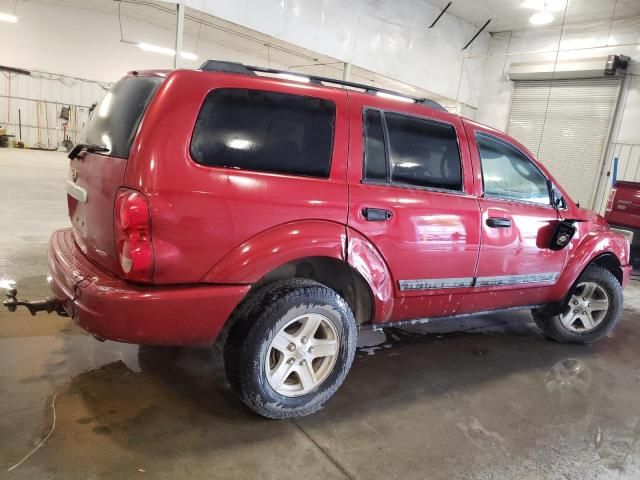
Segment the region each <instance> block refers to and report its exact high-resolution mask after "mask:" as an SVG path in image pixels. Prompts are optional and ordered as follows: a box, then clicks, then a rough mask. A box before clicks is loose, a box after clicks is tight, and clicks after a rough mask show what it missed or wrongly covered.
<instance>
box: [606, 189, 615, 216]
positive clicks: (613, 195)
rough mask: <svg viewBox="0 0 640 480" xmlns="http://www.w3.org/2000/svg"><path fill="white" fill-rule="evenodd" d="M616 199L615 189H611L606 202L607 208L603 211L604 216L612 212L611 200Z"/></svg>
mask: <svg viewBox="0 0 640 480" xmlns="http://www.w3.org/2000/svg"><path fill="white" fill-rule="evenodd" d="M615 198H616V189H615V188H612V189H611V192H610V193H609V199H608V200H607V207H606V210H605V215H607V214H609V212H611V210H613V200H614V199H615Z"/></svg>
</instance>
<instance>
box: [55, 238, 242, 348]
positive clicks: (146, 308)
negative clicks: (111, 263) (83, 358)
mask: <svg viewBox="0 0 640 480" xmlns="http://www.w3.org/2000/svg"><path fill="white" fill-rule="evenodd" d="M48 262H49V274H50V280H49V286H50V288H51V290H52V292H53V294H54V296H55V297H56V298H57V299H58V301H60V302H61V303H62V305H63V306H64V309H65V310H66V312H67V313H68V314H69V316H71V317H72V318H73V319H74V321H75V322H76V323H77V324H78V325H80V326H81V327H82V328H84V329H85V330H87V331H88V332H90V333H92V334H94V335H96V336H98V337H100V338H104V339H109V340H115V341H120V342H128V343H140V344H150V345H206V344H210V343H212V342H213V341H214V340H215V338H216V337H217V335H218V334H219V333H220V330H221V329H222V327H223V326H224V324H225V322H226V321H227V318H228V317H229V315H230V314H231V312H232V311H233V309H234V308H235V307H236V305H237V304H238V303H239V302H240V300H241V299H242V298H243V297H244V296H245V294H246V293H247V292H248V291H249V286H248V285H239V286H238V285H231V286H229V285H206V284H203V285H190V286H171V287H165V286H142V285H135V284H132V283H129V282H126V281H124V280H122V279H121V278H119V277H116V276H115V275H113V274H112V273H110V272H107V271H105V270H103V269H102V268H100V267H98V266H97V265H95V264H94V263H92V262H91V261H90V260H89V259H88V258H87V257H86V256H85V255H84V254H83V253H82V251H81V250H80V249H79V248H78V246H77V245H76V243H75V241H74V239H73V233H72V230H71V229H67V230H58V231H56V232H54V233H53V235H52V236H51V240H50V241H49V259H48Z"/></svg>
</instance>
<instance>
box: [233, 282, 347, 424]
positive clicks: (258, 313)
mask: <svg viewBox="0 0 640 480" xmlns="http://www.w3.org/2000/svg"><path fill="white" fill-rule="evenodd" d="M232 322H233V323H232V326H231V329H230V331H229V336H228V338H227V343H226V345H225V350H224V359H225V370H226V373H227V378H228V380H229V383H230V384H231V387H232V388H233V390H234V391H235V392H236V393H237V394H238V395H239V396H240V398H241V399H242V401H243V402H244V403H245V404H246V405H247V406H248V407H249V408H251V409H252V410H253V411H254V412H256V413H258V414H260V415H262V416H264V417H267V418H273V419H283V418H291V417H300V416H304V415H309V414H311V413H313V412H315V411H317V410H319V409H320V408H322V406H323V405H324V404H325V403H326V402H327V400H329V398H331V397H332V396H333V394H334V393H335V392H336V390H337V389H338V387H339V386H340V385H341V384H342V382H343V380H344V379H345V377H346V375H347V373H348V371H349V369H350V367H351V364H352V363H353V358H354V356H355V350H356V340H357V339H356V337H357V327H356V322H355V319H354V316H353V313H352V312H351V309H350V308H349V306H348V305H347V303H346V302H345V301H344V299H343V298H342V297H340V295H338V294H337V293H336V292H335V291H333V290H331V289H330V288H328V287H326V286H324V285H322V284H320V283H318V282H315V281H312V280H306V279H294V280H285V281H280V282H275V283H273V284H271V285H268V286H266V287H264V288H263V289H262V290H260V291H258V292H256V293H254V294H253V295H252V296H251V297H250V298H249V299H248V300H247V301H245V302H244V303H243V305H242V306H241V307H240V308H239V309H238V311H237V312H236V314H234V318H233V319H232Z"/></svg>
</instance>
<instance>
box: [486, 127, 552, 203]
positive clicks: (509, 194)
mask: <svg viewBox="0 0 640 480" xmlns="http://www.w3.org/2000/svg"><path fill="white" fill-rule="evenodd" d="M476 142H477V143H478V150H479V153H480V161H481V163H482V178H483V184H484V193H485V195H487V196H491V197H499V198H505V199H510V200H519V201H525V202H531V203H539V204H542V205H549V204H550V203H551V202H550V198H549V188H548V186H547V179H546V178H545V176H544V175H542V173H541V172H540V170H538V168H537V167H536V166H535V165H534V164H533V162H531V160H529V159H528V158H527V157H526V156H525V155H524V154H523V153H522V152H520V151H519V150H517V149H516V148H514V147H512V146H511V145H508V144H507V143H504V142H502V141H500V140H497V139H495V138H492V137H489V136H487V135H481V134H479V135H476Z"/></svg>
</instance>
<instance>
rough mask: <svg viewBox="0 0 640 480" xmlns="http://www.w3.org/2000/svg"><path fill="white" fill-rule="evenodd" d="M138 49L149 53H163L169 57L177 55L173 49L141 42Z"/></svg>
mask: <svg viewBox="0 0 640 480" xmlns="http://www.w3.org/2000/svg"><path fill="white" fill-rule="evenodd" d="M138 47H140V48H141V49H142V50H145V51H147V52H153V53H161V54H162V55H169V56H171V57H173V56H174V55H175V54H176V52H175V50H173V49H172V48H167V47H160V46H159V45H152V44H151V43H144V42H140V43H139V44H138Z"/></svg>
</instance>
